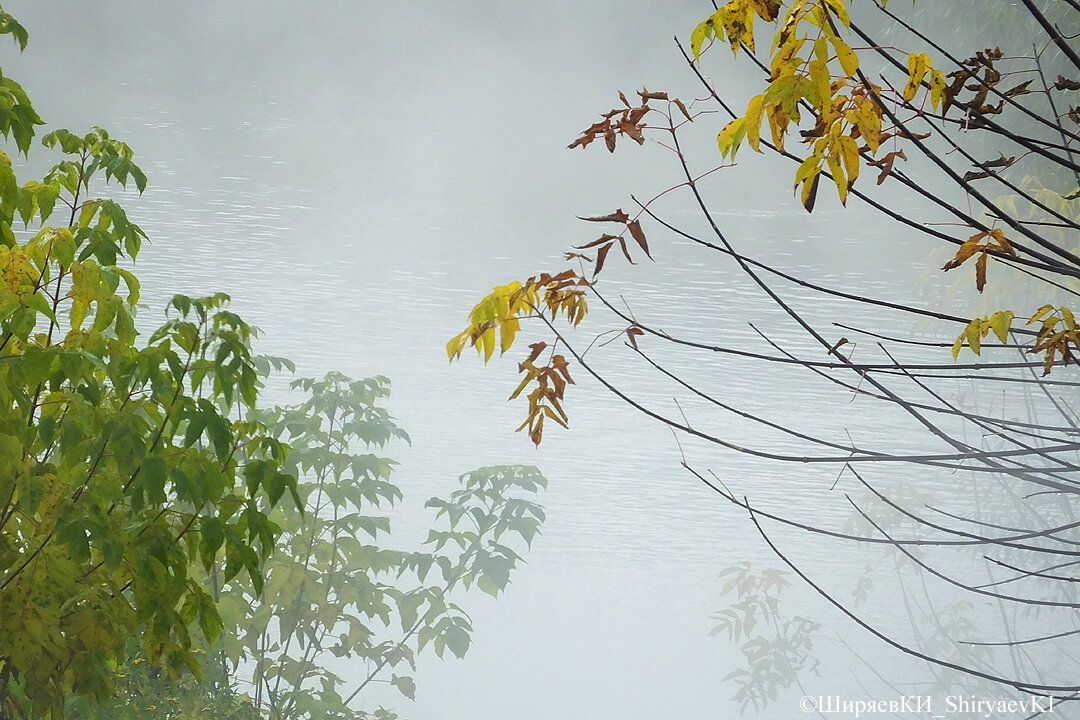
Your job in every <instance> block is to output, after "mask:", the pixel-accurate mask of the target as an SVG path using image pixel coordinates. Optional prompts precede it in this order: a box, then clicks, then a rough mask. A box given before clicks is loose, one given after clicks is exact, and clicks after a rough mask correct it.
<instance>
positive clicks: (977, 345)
mask: <svg viewBox="0 0 1080 720" xmlns="http://www.w3.org/2000/svg"><path fill="white" fill-rule="evenodd" d="M981 324H982V323H980V322H979V319H978V318H975V319H974V320H972V321H971V322H970V323H968V326H967V329H966V330H964V337H965V338H966V339H967V343H968V347H970V348H971V351H972V352H973V353H975V354H976V355H980V354H981V353H980V350H982V328H981V327H980V326H981Z"/></svg>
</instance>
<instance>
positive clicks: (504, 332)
mask: <svg viewBox="0 0 1080 720" xmlns="http://www.w3.org/2000/svg"><path fill="white" fill-rule="evenodd" d="M520 329H521V324H520V323H519V322H518V319H517V318H515V317H512V318H509V319H508V320H503V322H502V325H500V326H499V349H500V354H504V353H506V351H507V350H509V349H510V346H511V345H513V344H514V335H516V334H517V331H518V330H520Z"/></svg>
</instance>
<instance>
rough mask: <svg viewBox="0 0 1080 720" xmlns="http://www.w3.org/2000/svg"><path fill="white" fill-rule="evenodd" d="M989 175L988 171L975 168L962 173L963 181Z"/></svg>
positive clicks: (979, 178)
mask: <svg viewBox="0 0 1080 720" xmlns="http://www.w3.org/2000/svg"><path fill="white" fill-rule="evenodd" d="M988 177H990V173H988V172H983V171H976V170H969V171H968V172H966V173H964V182H970V181H972V180H982V179H983V178H988Z"/></svg>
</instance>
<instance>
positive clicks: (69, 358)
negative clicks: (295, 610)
mask: <svg viewBox="0 0 1080 720" xmlns="http://www.w3.org/2000/svg"><path fill="white" fill-rule="evenodd" d="M0 32H2V33H4V34H9V35H11V36H13V37H14V38H15V40H16V42H17V43H18V45H19V46H20V47H22V46H25V44H26V39H27V37H26V31H25V30H24V29H23V28H22V26H20V25H19V24H18V23H17V21H15V19H14V18H13V17H12V16H10V15H9V14H7V13H2V11H0ZM0 86H2V90H0V98H2V100H0V131H2V132H3V134H4V135H5V136H7V137H10V138H13V139H14V141H15V144H16V146H17V147H18V149H19V151H20V152H22V153H28V152H29V149H30V145H31V141H32V139H33V137H34V135H35V128H36V126H37V125H40V124H42V121H41V120H40V118H39V117H38V116H37V114H36V113H35V112H34V110H33V107H32V105H31V103H30V100H29V98H28V97H27V96H26V93H25V92H24V91H23V90H22V88H21V87H20V86H19V84H18V83H17V82H15V81H14V80H12V79H11V78H6V77H5V78H3V79H2V80H0ZM42 142H43V144H44V145H45V146H46V147H48V148H52V149H54V150H56V151H58V152H59V153H60V155H61V159H60V161H59V162H58V163H57V164H56V165H55V166H54V167H53V168H52V169H51V170H50V171H49V172H48V174H47V175H46V176H45V178H44V179H43V180H42V181H41V182H34V181H30V182H26V183H24V184H20V183H19V182H18V180H17V179H16V177H15V174H14V172H13V169H12V164H11V159H10V157H9V156H8V155H6V154H3V153H0V243H2V244H0V277H2V279H3V282H2V283H0V379H2V381H0V648H2V649H0V701H2V707H3V711H4V712H5V713H6V714H8V715H11V716H14V717H22V716H28V717H40V716H43V715H48V714H52V715H53V716H59V714H60V712H61V707H62V701H63V699H64V698H65V697H66V696H68V695H69V694H71V693H75V694H82V695H90V696H93V697H95V698H98V699H104V698H106V697H108V696H110V695H111V694H112V693H113V690H114V684H113V674H112V666H113V665H114V664H115V663H117V662H120V661H122V660H123V658H124V656H125V652H126V644H127V640H128V639H129V638H131V637H133V636H134V637H141V642H142V646H143V650H144V652H145V653H146V655H147V656H148V657H150V658H153V659H154V660H155V661H160V662H162V663H163V664H164V666H165V668H166V669H167V671H168V672H170V673H177V672H180V671H181V670H185V669H186V670H189V671H191V672H193V673H196V674H198V672H199V664H198V661H197V658H196V657H195V655H194V654H193V653H192V643H191V633H190V627H191V625H192V623H197V625H198V627H199V628H200V629H201V631H202V632H203V633H204V634H205V635H206V636H207V637H208V638H210V639H211V640H212V639H215V638H216V637H217V634H218V632H219V631H220V628H221V618H220V616H219V614H218V611H217V608H216V606H215V603H214V601H213V599H212V598H211V597H210V595H209V593H208V592H207V590H206V589H205V588H204V587H203V586H202V585H200V584H199V583H198V582H196V580H195V579H194V578H193V577H192V574H191V570H192V568H193V567H194V565H195V563H196V561H197V560H198V558H199V557H200V555H202V556H203V557H210V556H212V555H213V554H214V553H216V552H217V551H218V550H219V549H221V548H224V551H225V553H226V556H227V557H228V562H227V567H226V570H225V572H224V576H223V580H227V579H229V578H231V577H233V576H236V575H237V574H238V573H240V572H241V571H244V572H246V573H249V574H250V577H251V579H252V581H253V582H255V583H260V582H261V576H260V571H259V561H260V557H262V556H263V555H265V553H266V552H268V551H269V550H270V549H271V547H272V546H273V542H274V535H275V528H274V526H273V524H272V523H270V522H269V520H268V518H267V515H266V512H265V510H264V509H263V508H264V507H265V506H266V505H267V504H268V503H266V502H264V499H265V498H264V494H265V493H266V491H267V490H271V491H272V494H273V497H274V500H276V499H277V498H278V497H280V495H281V492H279V490H282V489H284V488H291V489H292V490H293V491H294V492H295V479H294V478H292V477H290V476H288V475H286V474H284V473H282V472H280V471H279V470H278V468H279V466H280V463H281V461H282V459H283V457H284V448H283V446H282V444H281V443H280V442H279V441H278V440H276V439H275V438H274V437H272V436H271V435H269V434H267V433H266V432H265V428H263V427H262V426H261V425H260V424H259V423H257V422H252V421H247V420H241V419H240V414H241V412H242V411H243V410H244V409H245V408H251V407H253V406H254V403H255V400H256V397H257V393H258V388H259V370H260V363H262V364H266V361H260V360H259V359H258V358H256V357H255V356H253V355H252V353H251V349H250V340H251V337H252V334H253V333H252V330H251V328H250V327H248V326H247V325H246V324H245V323H244V322H243V321H242V320H241V319H240V318H239V317H237V316H236V315H235V314H233V313H231V312H229V311H228V310H227V309H226V307H225V306H226V303H227V300H228V298H227V296H225V295H218V296H215V297H211V298H203V299H192V298H186V297H177V298H175V299H174V300H173V302H172V304H171V307H170V311H171V312H172V316H171V318H170V319H169V320H168V322H167V323H166V324H165V325H164V326H162V327H161V328H160V329H159V330H158V331H156V332H155V333H153V334H152V335H151V336H150V337H149V339H148V340H147V342H145V343H141V344H140V343H137V342H136V339H137V336H138V333H137V332H136V329H135V322H134V316H133V315H134V307H135V303H137V302H138V299H139V283H138V280H137V279H136V277H135V276H134V275H133V274H132V273H131V271H130V270H128V269H126V268H124V267H123V266H122V263H123V261H124V260H130V259H134V258H135V256H136V255H137V254H138V252H139V249H140V246H141V244H142V241H143V240H144V239H145V237H146V236H145V234H144V233H143V231H142V230H141V229H140V228H139V226H138V225H136V224H135V223H133V222H131V221H130V220H129V219H128V217H127V215H126V214H125V212H124V210H123V208H122V207H121V206H120V205H119V204H118V203H117V202H115V201H114V200H112V199H109V198H106V197H97V196H95V195H93V194H92V192H95V191H96V187H97V181H98V179H99V178H101V177H102V176H104V179H105V180H106V181H113V182H118V183H120V184H121V185H127V184H128V183H129V182H132V183H134V184H135V186H136V187H137V188H138V189H139V190H140V191H142V190H143V188H144V187H145V185H146V178H145V176H144V175H143V173H142V171H141V170H140V169H139V168H138V166H137V165H136V164H135V163H134V162H133V153H132V151H131V149H130V148H129V147H128V146H127V145H125V144H124V143H122V142H119V141H117V140H115V139H113V138H111V137H109V135H108V134H107V133H106V132H105V131H104V130H102V129H100V128H95V129H93V130H92V131H91V132H89V133H87V134H86V135H83V136H78V135H75V134H73V133H70V132H68V131H66V130H54V131H52V132H50V133H48V134H47V135H45V136H44V137H43V138H42ZM60 208H62V210H63V212H62V216H63V219H62V221H61V222H60V223H57V224H55V225H54V224H50V220H51V219H52V218H54V217H55V216H56V214H54V210H58V209H60ZM19 221H21V225H22V228H23V229H25V231H26V232H25V234H24V238H25V239H24V240H22V241H20V240H18V239H17V235H16V223H17V222H19ZM21 231H22V230H20V232H21ZM257 469H258V470H259V473H258V474H255V471H256V470H257ZM255 479H257V480H259V481H260V482H253V480H255ZM263 481H265V487H264V486H263V484H261V483H262V482H263Z"/></svg>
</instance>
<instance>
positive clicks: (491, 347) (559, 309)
mask: <svg viewBox="0 0 1080 720" xmlns="http://www.w3.org/2000/svg"><path fill="white" fill-rule="evenodd" d="M586 219H587V220H592V221H608V220H612V221H615V220H621V221H622V222H624V223H633V224H635V225H634V227H632V228H631V227H630V225H629V224H628V228H630V232H631V234H633V235H634V238H635V239H636V240H638V235H640V240H638V242H639V244H640V243H641V242H642V241H643V240H644V235H643V234H641V230H640V226H637V225H636V223H637V221H636V220H634V221H630V219H629V216H627V215H626V214H625V213H623V212H622V211H621V210H620V211H618V212H616V213H613V214H612V215H610V216H605V217H601V218H586ZM612 237H614V236H612ZM601 240H604V238H601ZM613 242H614V240H612V241H610V242H609V243H608V244H607V245H605V246H604V247H610V246H611V243H613ZM642 247H643V248H646V252H647V245H643V246H642ZM624 250H625V247H624ZM588 285H589V282H588V281H587V280H586V279H585V278H583V277H581V276H580V275H578V274H577V273H576V272H574V271H573V270H565V271H563V272H561V273H559V274H557V275H548V274H547V273H544V274H541V275H539V276H536V277H531V278H529V279H528V280H527V281H525V283H524V284H522V283H519V282H516V281H515V282H512V283H510V284H509V285H502V286H500V287H496V288H495V289H494V291H493V292H492V293H491V294H490V295H488V296H487V297H486V298H484V299H483V300H481V301H480V302H479V303H477V305H476V306H475V307H474V308H473V310H472V312H471V313H470V314H469V326H468V327H467V328H465V329H464V330H463V331H462V332H460V333H458V334H457V335H455V336H454V337H453V338H451V339H450V341H449V342H448V343H447V344H446V354H447V357H449V358H450V361H451V362H453V361H454V360H455V359H457V358H458V357H460V355H461V352H462V351H463V350H464V349H465V347H466V346H467V345H469V344H470V343H471V344H472V346H473V347H475V348H476V350H477V352H478V353H480V354H482V355H483V356H484V362H487V361H488V360H490V359H491V357H492V355H494V352H495V347H496V343H497V344H498V346H499V350H500V353H505V352H506V351H507V350H509V349H510V347H511V346H512V345H513V343H514V339H515V337H516V336H517V332H518V330H519V329H520V318H525V317H532V316H543V317H544V318H545V319H546V320H548V321H549V322H550V321H554V320H555V319H557V318H558V317H559V316H560V315H561V316H563V317H564V318H565V319H566V320H568V321H569V322H570V323H571V324H572V325H575V326H576V325H577V324H579V323H580V322H581V321H582V320H583V319H584V318H585V313H586V312H587V311H588V302H587V301H586V299H585V288H586V287H588ZM530 347H531V349H532V352H531V353H530V355H529V357H528V358H527V359H526V360H525V361H524V362H523V363H521V364H520V365H519V368H518V369H519V372H521V373H522V374H523V375H524V376H525V377H524V378H523V379H522V381H521V384H520V385H518V388H517V389H516V390H515V391H514V392H513V394H511V396H510V399H514V398H516V397H518V396H519V395H520V394H521V393H522V392H523V391H524V390H525V388H526V387H528V386H529V385H531V384H533V383H535V384H536V388H535V389H534V390H533V391H532V392H531V393H530V394H529V396H528V398H529V411H528V416H527V418H526V420H525V422H524V423H522V425H521V427H519V428H518V430H524V429H525V428H528V430H529V438H530V439H531V440H532V441H533V442H534V443H535V444H537V445H539V444H540V440H541V438H542V437H543V432H544V418H545V417H546V418H550V419H552V420H554V421H555V422H557V423H559V424H560V425H563V426H565V425H566V423H567V416H566V413H565V412H564V411H563V409H562V398H563V392H564V391H565V389H566V385H567V384H572V383H573V380H571V379H570V372H569V365H568V362H567V360H566V358H564V357H563V356H562V355H559V354H556V353H554V352H547V353H545V361H544V362H543V363H541V364H537V360H538V359H539V358H540V357H541V354H542V353H544V351H545V350H546V349H547V347H548V346H547V344H546V343H542V342H541V343H534V344H533V345H531V346H530Z"/></svg>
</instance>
